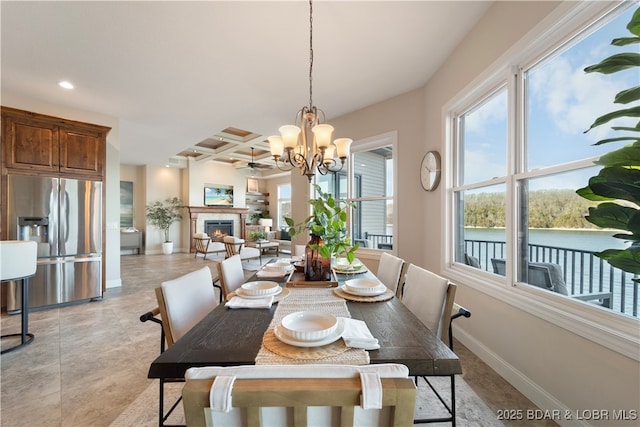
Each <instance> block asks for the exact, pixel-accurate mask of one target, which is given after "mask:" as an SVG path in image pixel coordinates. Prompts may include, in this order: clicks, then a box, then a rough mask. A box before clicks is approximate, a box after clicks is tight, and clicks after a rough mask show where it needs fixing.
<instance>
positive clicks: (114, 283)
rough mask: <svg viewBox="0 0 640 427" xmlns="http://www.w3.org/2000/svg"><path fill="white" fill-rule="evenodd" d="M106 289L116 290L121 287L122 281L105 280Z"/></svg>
mask: <svg viewBox="0 0 640 427" xmlns="http://www.w3.org/2000/svg"><path fill="white" fill-rule="evenodd" d="M106 285H107V286H106V288H107V289H109V288H118V287H120V286H122V280H121V279H116V280H107V283H106Z"/></svg>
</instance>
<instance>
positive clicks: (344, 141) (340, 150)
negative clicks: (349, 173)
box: [333, 138, 353, 159]
mask: <svg viewBox="0 0 640 427" xmlns="http://www.w3.org/2000/svg"><path fill="white" fill-rule="evenodd" d="M352 142H353V139H351V138H338V139H336V140H335V141H333V143H334V144H336V152H337V154H338V157H340V158H341V159H344V158H346V157H347V156H348V155H349V148H350V147H351V143H352Z"/></svg>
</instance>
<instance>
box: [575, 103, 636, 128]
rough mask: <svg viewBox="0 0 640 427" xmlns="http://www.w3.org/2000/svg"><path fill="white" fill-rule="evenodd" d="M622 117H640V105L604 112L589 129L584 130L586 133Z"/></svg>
mask: <svg viewBox="0 0 640 427" xmlns="http://www.w3.org/2000/svg"><path fill="white" fill-rule="evenodd" d="M622 117H640V106H637V107H631V108H625V109H623V110H617V111H613V112H611V113H607V114H604V115H602V116H600V117H598V118H597V119H596V120H595V121H594V122H593V123H592V124H591V126H589V129H587V130H586V131H584V133H587V132H589V131H590V130H591V129H593V128H594V127H597V126H600V125H603V124H605V123H608V122H610V121H611V120H614V119H619V118H622Z"/></svg>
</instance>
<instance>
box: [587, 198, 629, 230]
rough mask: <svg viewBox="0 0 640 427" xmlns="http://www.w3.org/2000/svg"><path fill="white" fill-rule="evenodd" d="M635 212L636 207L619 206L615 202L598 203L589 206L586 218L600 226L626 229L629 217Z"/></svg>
mask: <svg viewBox="0 0 640 427" xmlns="http://www.w3.org/2000/svg"><path fill="white" fill-rule="evenodd" d="M637 212H638V211H637V209H634V208H631V207H627V206H621V205H619V204H617V203H609V202H608V203H600V204H599V205H598V206H596V207H593V208H589V215H588V216H587V217H586V219H587V221H589V222H590V223H592V224H595V225H597V226H598V227H600V228H613V229H616V230H627V229H628V224H629V222H630V221H631V218H633V216H634V215H635V214H636V213H637Z"/></svg>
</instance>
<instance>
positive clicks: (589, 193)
mask: <svg viewBox="0 0 640 427" xmlns="http://www.w3.org/2000/svg"><path fill="white" fill-rule="evenodd" d="M576 194H578V195H579V196H580V197H583V198H585V199H587V200H591V201H594V202H602V201H605V200H613V199H611V198H610V197H605V196H601V195H599V194H595V193H594V192H593V190H592V189H591V187H589V186H587V187H582V188H579V189H577V190H576Z"/></svg>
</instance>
